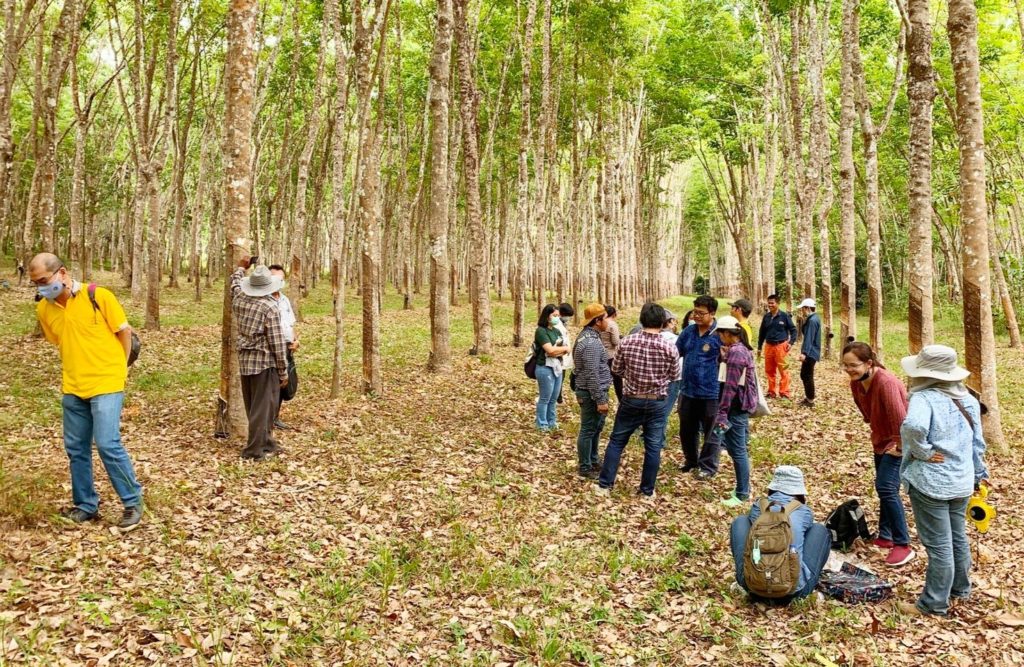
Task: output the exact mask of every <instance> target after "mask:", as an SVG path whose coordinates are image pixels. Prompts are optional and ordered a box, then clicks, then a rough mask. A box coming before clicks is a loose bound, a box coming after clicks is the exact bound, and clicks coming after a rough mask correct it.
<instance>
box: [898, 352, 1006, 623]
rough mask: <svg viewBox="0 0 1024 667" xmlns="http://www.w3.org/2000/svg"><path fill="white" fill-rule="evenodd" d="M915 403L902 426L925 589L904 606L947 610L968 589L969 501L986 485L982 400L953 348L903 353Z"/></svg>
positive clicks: (904, 472)
mask: <svg viewBox="0 0 1024 667" xmlns="http://www.w3.org/2000/svg"><path fill="white" fill-rule="evenodd" d="M902 365H903V371H904V372H905V373H906V374H907V375H908V376H909V377H910V404H909V406H908V407H907V417H906V419H904V420H903V426H902V427H901V428H900V440H901V441H902V443H903V462H902V466H901V476H902V478H903V483H904V484H905V485H906V486H907V487H908V493H909V495H910V506H911V507H912V508H913V510H914V523H915V524H916V526H917V537H918V539H920V540H921V544H923V545H924V548H925V551H927V553H928V569H927V571H926V572H925V578H924V589H923V590H922V591H921V594H920V596H918V598H917V602H916V603H915V604H908V603H901V604H900V605H899V607H900V610H901V611H902V612H903V613H905V614H911V615H918V616H920V615H924V614H933V615H936V616H945V615H946V613H947V612H948V611H949V606H950V601H951V600H952V599H954V598H956V599H966V598H967V597H968V596H969V595H970V594H971V576H970V572H971V548H970V544H969V543H968V541H967V527H966V514H967V503H968V501H969V500H970V496H971V492H972V490H977V489H978V488H979V487H980V485H981V484H985V485H986V486H988V485H989V481H988V468H987V467H986V466H985V458H984V456H985V437H984V435H983V434H982V431H981V404H980V403H979V402H978V400H977V399H976V398H974V396H972V395H971V394H970V392H969V391H968V390H967V388H966V387H965V386H964V384H963V381H964V380H965V379H966V378H967V376H968V375H970V372H969V371H968V370H967V369H965V368H961V367H960V366H958V365H957V356H956V350H954V349H953V348H950V347H946V346H945V345H927V346H925V347H924V348H922V349H921V352H919V353H918V354H917V355H915V356H911V357H904V358H903V362H902Z"/></svg>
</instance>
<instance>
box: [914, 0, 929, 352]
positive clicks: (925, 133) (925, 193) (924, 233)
mask: <svg viewBox="0 0 1024 667" xmlns="http://www.w3.org/2000/svg"><path fill="white" fill-rule="evenodd" d="M907 12H908V14H909V15H910V26H911V29H910V34H909V35H908V37H907V57H908V59H909V61H908V63H907V70H908V75H907V98H908V100H909V104H910V174H909V179H908V181H909V183H908V185H909V190H910V193H909V196H910V220H909V225H908V234H907V236H908V243H909V251H908V256H907V264H908V271H907V273H908V277H909V286H910V289H909V294H908V296H909V299H910V304H909V311H908V314H907V323H908V328H909V343H910V353H911V354H917V353H918V352H920V351H921V348H922V347H924V346H925V345H931V344H932V343H933V342H934V341H935V325H934V301H933V296H932V280H933V276H932V225H931V218H932V100H933V99H934V98H935V84H934V82H933V79H934V77H935V73H934V71H933V70H932V20H931V9H930V3H929V1H928V0H909V2H908V4H907Z"/></svg>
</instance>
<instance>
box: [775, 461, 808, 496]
mask: <svg viewBox="0 0 1024 667" xmlns="http://www.w3.org/2000/svg"><path fill="white" fill-rule="evenodd" d="M768 490H769V491H781V492H782V493H785V494H786V495H787V496H806V495H807V487H806V486H805V485H804V473H803V472H802V471H801V470H800V468H797V467H796V466H779V467H778V468H776V469H775V475H773V476H772V481H771V483H769V484H768Z"/></svg>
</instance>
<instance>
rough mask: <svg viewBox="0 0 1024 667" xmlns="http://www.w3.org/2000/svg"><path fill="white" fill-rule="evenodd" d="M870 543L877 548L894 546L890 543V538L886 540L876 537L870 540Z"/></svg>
mask: <svg viewBox="0 0 1024 667" xmlns="http://www.w3.org/2000/svg"><path fill="white" fill-rule="evenodd" d="M871 544H873V545H875V546H876V547H877V548H879V549H892V548H893V547H894V546H896V545H895V544H893V543H892V540H887V539H885V538H884V537H876V538H875V539H873V540H872V541H871Z"/></svg>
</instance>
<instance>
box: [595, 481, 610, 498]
mask: <svg viewBox="0 0 1024 667" xmlns="http://www.w3.org/2000/svg"><path fill="white" fill-rule="evenodd" d="M594 495H595V496H599V497H601V498H611V497H612V490H611V489H609V488H606V487H603V486H601V485H600V484H598V485H596V486H595V487H594Z"/></svg>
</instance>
